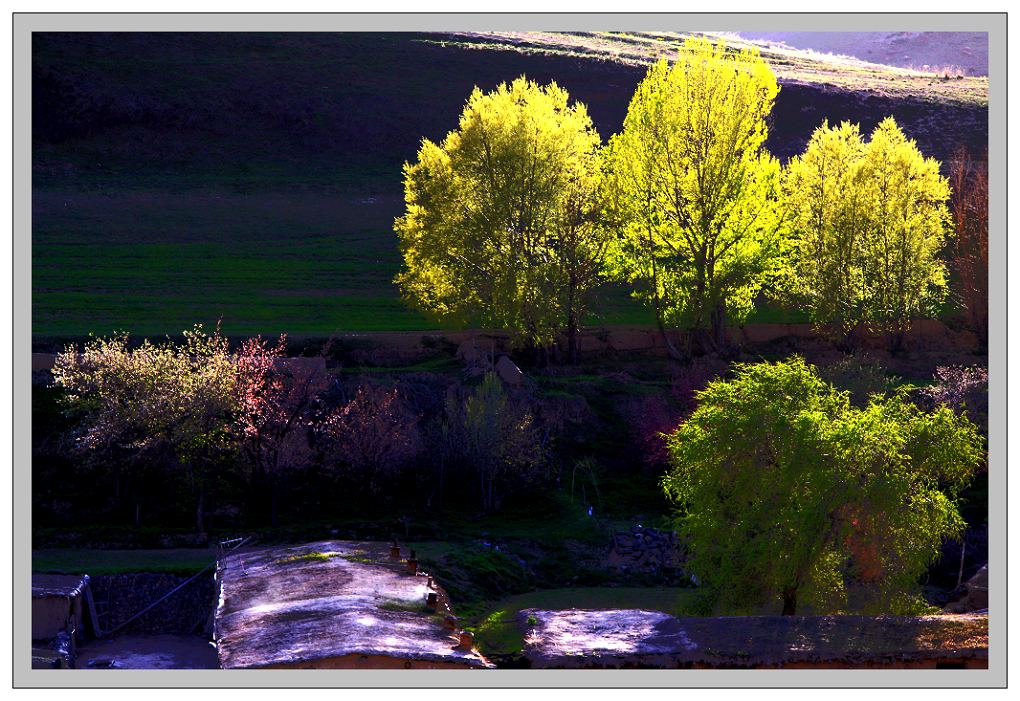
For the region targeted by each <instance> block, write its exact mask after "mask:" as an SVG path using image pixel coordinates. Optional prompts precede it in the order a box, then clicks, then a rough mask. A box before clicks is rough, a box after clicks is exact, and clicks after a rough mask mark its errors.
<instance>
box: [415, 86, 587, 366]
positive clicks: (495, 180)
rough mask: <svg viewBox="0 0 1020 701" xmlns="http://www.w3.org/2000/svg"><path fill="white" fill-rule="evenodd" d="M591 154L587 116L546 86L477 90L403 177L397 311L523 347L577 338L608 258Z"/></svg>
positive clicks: (559, 90) (558, 90)
mask: <svg viewBox="0 0 1020 701" xmlns="http://www.w3.org/2000/svg"><path fill="white" fill-rule="evenodd" d="M599 145H600V140H599V136H598V133H597V132H596V131H595V129H594V127H593V126H592V123H591V119H590V118H589V116H588V113H587V110H586V109H585V107H584V105H581V104H578V103H574V104H570V103H569V96H568V95H567V92H566V91H565V90H563V89H562V88H560V87H558V86H557V85H556V84H555V83H552V84H550V85H548V86H539V85H537V84H536V83H534V82H532V81H529V80H527V79H525V78H523V77H522V78H518V79H517V80H515V81H514V82H513V83H511V84H510V85H507V84H502V85H500V86H499V87H498V88H497V89H496V90H495V91H493V92H490V93H483V92H482V91H481V90H479V89H477V88H476V89H475V90H474V92H473V93H472V94H471V96H470V98H468V101H467V104H466V106H465V107H464V112H463V114H462V115H461V118H460V126H459V128H458V129H457V130H456V131H453V132H450V133H449V134H448V135H447V136H446V138H445V139H444V140H443V142H442V143H441V144H435V143H433V142H431V141H429V140H427V139H425V140H423V141H422V146H421V150H420V151H419V152H418V160H417V162H416V163H414V164H405V166H404V188H405V196H406V204H407V207H406V212H405V214H404V216H403V217H400V218H399V219H397V220H396V222H395V229H396V231H397V233H398V235H399V236H400V246H401V251H402V252H403V256H404V270H403V271H402V272H401V273H400V274H399V275H398V276H397V279H396V282H397V284H398V285H399V286H400V288H401V290H402V292H403V295H404V298H405V300H406V301H407V302H408V303H409V304H411V305H413V306H415V307H417V308H419V309H421V310H422V311H423V312H425V313H427V314H429V315H431V316H433V317H435V318H438V319H440V320H444V321H450V322H454V323H460V324H466V323H480V324H482V325H484V326H490V327H496V328H506V329H510V330H511V331H513V332H515V335H516V338H517V340H518V341H520V342H523V343H525V344H533V345H536V346H545V345H548V344H549V343H551V342H552V341H553V340H554V338H555V335H556V333H557V332H558V331H559V330H560V329H563V328H564V327H570V330H571V331H575V330H576V327H577V325H578V324H579V323H580V317H581V314H583V311H584V308H585V305H586V300H587V298H588V295H589V294H590V292H591V289H592V287H593V285H594V284H595V282H596V279H597V276H596V275H595V274H594V273H595V272H597V270H598V269H599V268H600V266H599V265H597V264H595V263H593V262H592V261H593V259H594V260H596V261H597V258H598V257H599V256H600V255H601V251H603V250H604V248H605V246H604V244H603V243H600V241H601V240H604V238H605V234H604V230H603V229H602V228H601V227H599V226H597V225H596V221H595V216H594V215H595V214H596V213H597V209H596V208H594V207H593V202H594V201H595V200H594V193H595V188H596V179H597V176H598V158H599ZM600 237H601V238H600Z"/></svg>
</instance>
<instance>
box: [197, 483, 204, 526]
mask: <svg viewBox="0 0 1020 701" xmlns="http://www.w3.org/2000/svg"><path fill="white" fill-rule="evenodd" d="M195 525H196V526H197V527H198V532H199V533H205V490H204V489H202V488H201V487H199V489H198V505H197V506H196V507H195Z"/></svg>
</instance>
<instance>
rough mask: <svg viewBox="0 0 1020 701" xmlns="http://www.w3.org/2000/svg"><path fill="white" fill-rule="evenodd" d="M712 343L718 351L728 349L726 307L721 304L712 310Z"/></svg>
mask: <svg viewBox="0 0 1020 701" xmlns="http://www.w3.org/2000/svg"><path fill="white" fill-rule="evenodd" d="M712 343H713V345H714V346H715V349H716V350H722V349H723V348H725V347H726V345H727V344H726V306H725V305H724V304H723V303H722V302H719V303H717V304H716V305H715V307H714V308H713V309H712Z"/></svg>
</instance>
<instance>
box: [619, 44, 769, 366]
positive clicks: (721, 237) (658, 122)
mask: <svg viewBox="0 0 1020 701" xmlns="http://www.w3.org/2000/svg"><path fill="white" fill-rule="evenodd" d="M685 49H686V51H685V53H684V58H682V59H681V60H679V61H678V62H677V63H675V64H672V65H670V64H668V63H667V62H666V61H660V62H659V63H656V64H655V65H653V66H652V67H651V68H650V69H649V71H648V74H647V76H646V77H645V79H644V80H643V81H642V82H641V84H640V85H639V86H638V88H637V91H636V93H635V94H634V97H633V99H632V100H631V103H630V107H629V108H628V110H627V117H626V119H625V120H624V125H623V131H622V132H621V133H619V134H617V135H615V136H614V137H613V138H612V139H611V141H610V144H609V154H608V156H607V170H608V177H607V178H606V187H607V188H608V194H607V198H608V200H609V202H610V203H611V206H612V211H613V214H614V218H615V220H616V221H617V222H618V223H619V225H620V227H621V236H620V238H619V241H618V244H619V245H618V246H617V247H616V248H615V249H614V251H613V255H612V257H611V263H612V265H611V269H612V270H613V272H614V273H615V275H616V276H617V277H619V278H621V279H624V280H627V281H628V282H631V283H633V284H635V285H636V286H637V290H636V294H637V295H639V296H640V297H641V298H643V299H645V300H646V301H647V302H648V303H650V304H651V305H652V307H653V309H654V311H655V314H656V319H657V322H658V325H659V328H660V329H661V330H662V333H663V337H664V338H665V339H666V342H667V346H668V347H669V348H670V350H671V354H673V355H674V356H678V355H679V351H677V350H676V349H675V347H673V346H672V344H671V343H670V342H669V339H668V337H667V334H666V327H667V326H679V327H685V328H691V329H695V330H699V331H700V330H703V329H706V328H708V327H709V326H710V327H711V329H712V340H713V342H714V343H715V344H716V345H718V344H721V343H723V342H724V333H725V320H726V317H727V316H729V317H731V318H733V319H736V320H740V319H743V318H745V317H746V316H747V314H748V313H749V312H750V310H751V309H752V308H753V303H754V299H755V297H756V296H757V295H758V293H759V292H760V291H761V290H762V287H763V286H764V285H765V284H766V282H767V281H768V279H769V277H770V275H771V274H772V273H773V272H775V269H776V268H777V267H778V266H779V265H780V259H781V256H780V253H781V250H780V248H781V246H780V244H781V242H782V235H781V234H782V218H781V215H780V206H779V205H780V197H779V194H780V190H779V186H780V167H779V163H778V161H776V159H775V158H773V157H772V156H771V155H770V154H769V153H768V151H767V150H766V149H765V140H766V138H767V136H768V128H767V126H766V118H767V117H768V115H769V113H770V112H771V111H772V105H773V102H774V100H775V98H776V95H777V94H778V92H779V86H778V84H777V83H776V76H775V74H774V73H773V72H772V70H771V69H770V68H769V67H768V65H767V64H766V63H765V61H764V60H763V59H762V58H761V57H760V56H759V55H758V54H757V53H756V52H754V51H752V50H749V49H745V50H742V51H741V52H739V53H733V52H729V51H727V49H726V47H725V46H724V45H723V44H718V45H712V44H711V43H710V42H708V41H707V40H703V39H697V40H688V41H687V42H686V43H685Z"/></svg>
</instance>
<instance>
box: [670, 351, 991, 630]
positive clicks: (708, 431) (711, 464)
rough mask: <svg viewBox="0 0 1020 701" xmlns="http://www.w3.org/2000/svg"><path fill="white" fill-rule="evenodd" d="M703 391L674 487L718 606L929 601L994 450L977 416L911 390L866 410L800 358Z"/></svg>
mask: <svg viewBox="0 0 1020 701" xmlns="http://www.w3.org/2000/svg"><path fill="white" fill-rule="evenodd" d="M698 402H699V403H698V408H697V409H696V410H695V412H694V414H693V415H692V416H691V418H690V419H689V420H688V421H687V422H685V423H684V424H683V425H681V426H680V428H678V429H677V430H676V431H675V432H674V433H673V434H672V435H670V436H669V437H668V445H669V449H670V459H671V468H670V471H669V472H668V473H667V474H666V476H665V477H664V479H663V485H664V487H665V489H666V493H667V495H668V496H669V497H670V498H672V499H673V500H674V501H675V502H676V504H677V505H678V507H679V509H680V512H679V517H680V526H681V529H682V531H683V533H684V536H685V537H686V538H687V540H688V543H689V547H690V554H691V559H690V561H689V564H688V566H689V568H690V570H691V571H692V572H693V573H694V575H695V576H696V577H697V582H698V585H699V589H700V590H701V591H702V592H703V593H704V595H705V598H704V602H703V603H704V604H705V605H706V609H707V610H715V611H721V612H728V613H760V612H761V611H762V610H763V609H764V610H765V611H769V610H771V611H772V612H774V613H779V611H780V606H782V610H783V611H784V612H785V613H794V612H796V611H797V610H798V607H800V606H803V605H805V604H807V605H810V606H811V607H812V608H813V610H814V611H815V612H816V613H830V612H840V611H846V610H848V609H850V608H855V609H859V610H864V611H871V612H877V613H908V612H910V611H911V610H916V607H915V604H916V603H917V602H918V601H919V598H918V597H917V594H918V579H919V577H920V576H921V575H922V574H923V573H924V572H925V570H926V568H927V567H928V566H929V565H931V564H932V563H933V562H934V561H935V560H936V559H937V558H938V556H939V551H940V546H941V544H942V541H943V539H945V538H953V537H958V536H959V535H960V533H961V532H962V531H963V528H964V522H963V519H962V518H961V516H960V513H959V510H958V508H957V503H956V495H957V494H958V493H959V490H960V489H962V488H963V487H964V486H965V485H966V484H967V482H968V481H969V479H970V478H971V476H972V475H973V474H974V472H975V470H976V469H977V468H978V466H979V465H980V464H981V463H982V460H983V456H982V452H983V440H982V438H981V436H980V434H979V433H978V431H977V429H976V427H975V426H974V425H973V424H972V423H971V422H970V421H968V420H967V419H966V418H962V417H958V416H956V415H955V414H954V413H953V412H952V411H951V410H950V409H948V408H946V407H941V408H939V409H937V410H935V411H933V412H924V411H921V410H920V409H918V408H917V406H916V405H915V404H913V403H912V402H910V401H909V400H908V398H907V397H906V396H905V395H904V394H903V393H897V394H893V395H892V396H889V397H882V396H879V395H875V396H873V397H872V398H871V400H870V402H869V403H868V404H867V406H866V407H864V408H856V407H854V406H852V405H851V404H850V401H849V395H848V394H847V393H846V392H840V391H838V390H835V389H834V388H833V387H832V386H831V385H828V384H826V383H825V382H823V381H822V380H821V379H819V377H818V374H817V372H816V371H815V369H814V368H813V367H812V366H809V365H807V364H806V363H805V362H804V361H803V360H801V359H800V358H793V359H791V360H788V361H784V362H779V363H758V364H753V365H742V366H738V367H737V370H736V374H735V377H734V378H733V379H731V380H725V381H724V380H719V381H716V382H713V383H711V384H710V385H709V386H708V388H707V389H706V390H704V391H703V392H701V393H699V395H698ZM851 588H853V589H856V590H862V591H864V592H866V593H867V595H866V596H864V597H863V598H859V597H850V598H848V596H847V594H848V590H849V589H851ZM851 599H856V601H855V603H850V602H851Z"/></svg>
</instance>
